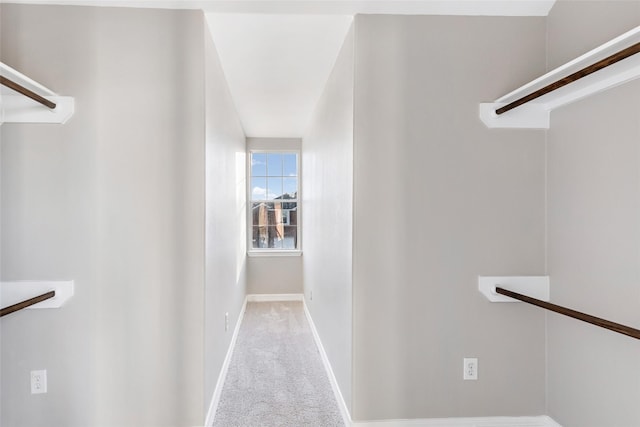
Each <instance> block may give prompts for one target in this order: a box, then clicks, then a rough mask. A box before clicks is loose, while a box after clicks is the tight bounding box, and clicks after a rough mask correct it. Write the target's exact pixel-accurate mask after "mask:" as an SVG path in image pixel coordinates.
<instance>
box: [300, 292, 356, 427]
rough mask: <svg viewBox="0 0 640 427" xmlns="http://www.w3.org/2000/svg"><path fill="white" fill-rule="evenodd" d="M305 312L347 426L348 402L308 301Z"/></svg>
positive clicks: (349, 419) (349, 421)
mask: <svg viewBox="0 0 640 427" xmlns="http://www.w3.org/2000/svg"><path fill="white" fill-rule="evenodd" d="M303 301H304V299H303ZM304 314H305V315H306V316H307V321H308V322H309V327H310V328H311V333H312V334H313V339H314V340H315V342H316V346H317V347H318V351H319V352H320V357H321V358H322V364H323V365H324V368H325V370H326V371H327V375H328V376H329V382H330V383H331V388H332V389H333V394H334V395H335V396H336V401H337V402H338V408H339V409H340V414H341V415H342V420H343V421H344V425H345V426H347V427H348V426H351V425H352V422H351V414H349V409H348V408H347V404H346V403H345V401H344V397H342V392H341V391H340V387H339V386H338V380H337V379H336V376H335V374H334V373H333V369H332V368H331V363H330V362H329V358H328V357H327V352H326V351H325V350H324V346H323V345H322V341H321V340H320V335H318V330H317V329H316V325H315V324H314V323H313V319H312V318H311V313H310V312H309V309H308V308H307V304H306V303H305V304H304Z"/></svg>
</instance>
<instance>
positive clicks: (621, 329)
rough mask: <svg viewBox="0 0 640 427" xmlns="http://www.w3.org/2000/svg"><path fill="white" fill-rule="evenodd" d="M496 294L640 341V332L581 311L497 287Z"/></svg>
mask: <svg viewBox="0 0 640 427" xmlns="http://www.w3.org/2000/svg"><path fill="white" fill-rule="evenodd" d="M496 292H497V293H499V294H501V295H505V296H508V297H510V298H515V299H517V300H520V301H522V302H526V303H528V304H532V305H535V306H538V307H542V308H544V309H547V310H551V311H553V312H555V313H559V314H564V315H565V316H569V317H573V318H574V319H578V320H582V321H583V322H587V323H591V324H592V325H596V326H600V327H601V328H605V329H608V330H610V331H613V332H617V333H619V334H623V335H627V336H630V337H632V338H636V339H639V340H640V330H638V329H634V328H631V327H629V326H625V325H621V324H619V323H615V322H611V321H609V320H605V319H601V318H599V317H595V316H591V315H589V314H585V313H581V312H579V311H575V310H572V309H570V308H567V307H562V306H561V305H556V304H551V303H550V302H546V301H542V300H539V299H536V298H531V297H528V296H526V295H522V294H519V293H517V292H513V291H509V290H507V289H503V288H499V287H496Z"/></svg>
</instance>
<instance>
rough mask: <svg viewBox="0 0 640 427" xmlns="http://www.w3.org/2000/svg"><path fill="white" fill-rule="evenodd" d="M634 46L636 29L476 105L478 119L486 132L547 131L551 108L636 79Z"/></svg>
mask: <svg viewBox="0 0 640 427" xmlns="http://www.w3.org/2000/svg"><path fill="white" fill-rule="evenodd" d="M638 43H640V26H638V27H636V28H634V29H632V30H630V31H627V32H626V33H624V34H622V35H621V36H619V37H616V38H615V39H613V40H610V41H608V42H607V43H604V44H602V45H600V46H598V47H597V48H595V49H593V50H591V51H589V52H587V53H585V54H584V55H581V56H579V57H577V58H576V59H574V60H572V61H569V62H567V63H566V64H564V65H562V66H560V67H558V68H556V69H554V70H552V71H550V72H548V73H546V74H545V75H543V76H541V77H539V78H537V79H535V80H533V81H531V82H529V83H527V84H525V85H523V86H521V87H519V88H518V89H516V90H514V91H513V92H510V93H508V94H506V95H504V96H502V97H500V98H498V99H497V100H495V101H494V102H490V103H482V104H480V109H479V114H480V119H481V120H482V122H483V123H484V124H485V125H486V126H487V127H489V128H522V129H527V128H528V129H548V128H549V126H550V113H551V111H553V110H554V109H555V108H559V107H562V106H564V105H567V104H570V103H572V102H575V101H578V100H580V99H582V98H585V97H588V96H592V95H595V94H597V93H599V92H602V91H605V90H608V89H611V88H614V87H616V86H618V85H621V84H624V83H627V82H630V81H632V80H635V79H637V78H640V53H638V52H637V50H636V49H635V48H634V47H635V46H637V44H638ZM623 50H625V51H628V56H627V55H623V56H622V57H620V59H619V60H618V61H617V62H613V63H609V64H607V66H605V67H604V68H600V67H597V68H599V69H598V70H597V71H596V70H595V69H594V70H593V71H590V73H588V74H586V75H584V76H582V78H579V79H578V80H575V81H573V82H571V83H568V84H565V85H559V87H558V88H555V89H554V90H552V91H550V92H548V93H545V94H542V95H541V96H539V97H538V98H534V99H532V100H531V101H530V102H528V103H525V104H522V105H520V106H517V107H514V108H513V109H512V110H509V111H507V112H505V113H503V114H500V115H498V114H496V112H495V111H496V109H498V108H500V107H503V106H505V105H507V104H510V103H512V102H515V101H517V100H519V99H521V98H524V97H526V96H529V95H531V94H532V93H534V92H536V91H538V90H541V89H543V88H546V87H551V86H552V85H555V84H556V83H558V82H559V81H561V80H562V79H565V78H566V77H568V76H571V75H577V74H578V73H582V72H583V71H585V70H586V69H588V68H589V67H592V66H593V65H594V64H596V63H598V62H599V61H603V60H604V59H605V58H612V57H614V56H616V55H618V54H620V53H621V52H622V51H623ZM633 52H635V53H633ZM623 58H624V59H623Z"/></svg>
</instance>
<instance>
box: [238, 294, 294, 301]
mask: <svg viewBox="0 0 640 427" xmlns="http://www.w3.org/2000/svg"><path fill="white" fill-rule="evenodd" d="M303 300H304V295H303V294H249V295H247V301H249V302H273V301H303Z"/></svg>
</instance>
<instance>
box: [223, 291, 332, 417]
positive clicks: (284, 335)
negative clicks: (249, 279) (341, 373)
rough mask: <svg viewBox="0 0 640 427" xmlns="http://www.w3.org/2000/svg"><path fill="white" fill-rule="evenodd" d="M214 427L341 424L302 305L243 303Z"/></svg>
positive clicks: (296, 303)
mask: <svg viewBox="0 0 640 427" xmlns="http://www.w3.org/2000/svg"><path fill="white" fill-rule="evenodd" d="M213 425H214V426H215V427H234V426H243V427H248V426H323V427H330V426H344V423H343V421H342V419H341V416H340V412H339V409H338V404H337V402H336V399H335V397H334V394H333V391H332V389H331V385H330V383H329V379H328V378H327V374H326V371H325V369H324V366H323V364H322V360H321V358H320V353H319V351H318V348H317V347H316V344H315V342H314V339H313V335H312V332H311V328H310V326H309V323H308V322H307V319H306V317H305V313H304V308H303V304H302V302H300V301H287V302H283V301H278V302H248V303H247V307H246V311H245V314H244V318H243V320H242V325H241V327H240V331H239V334H238V339H237V343H236V347H235V349H234V352H233V356H232V358H231V363H230V366H229V371H228V373H227V378H226V380H225V383H224V387H223V389H222V395H221V397H220V403H219V405H218V409H217V412H216V416H215V420H214V424H213Z"/></svg>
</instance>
